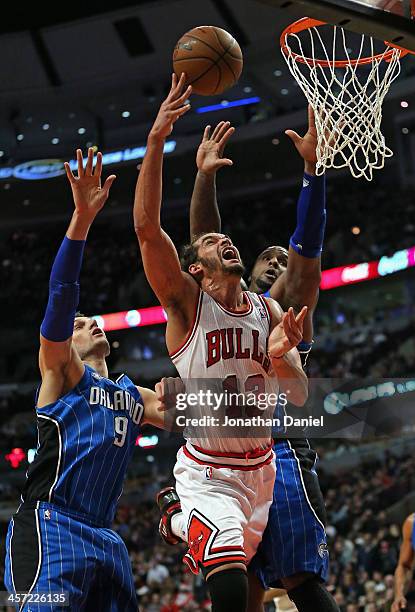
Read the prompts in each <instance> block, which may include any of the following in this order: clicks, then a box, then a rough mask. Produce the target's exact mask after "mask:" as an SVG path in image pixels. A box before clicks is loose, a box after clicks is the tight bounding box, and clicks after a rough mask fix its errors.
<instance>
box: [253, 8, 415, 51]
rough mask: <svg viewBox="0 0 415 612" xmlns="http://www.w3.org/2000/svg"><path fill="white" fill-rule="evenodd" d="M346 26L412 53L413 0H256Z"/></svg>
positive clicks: (296, 14)
mask: <svg viewBox="0 0 415 612" xmlns="http://www.w3.org/2000/svg"><path fill="white" fill-rule="evenodd" d="M258 1H259V2H264V3H265V4H270V5H272V6H275V7H278V8H280V9H282V10H284V12H288V13H291V14H292V15H293V20H294V19H296V18H299V17H314V18H315V19H320V20H321V21H326V22H328V23H331V24H333V25H339V26H342V27H343V28H345V29H347V30H352V31H354V32H359V33H361V34H366V35H368V36H373V37H374V38H377V39H379V40H387V41H389V42H392V43H394V44H396V45H399V46H401V47H404V48H406V49H409V50H410V51H412V52H414V53H415V0H258Z"/></svg>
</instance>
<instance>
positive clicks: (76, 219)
mask: <svg viewBox="0 0 415 612" xmlns="http://www.w3.org/2000/svg"><path fill="white" fill-rule="evenodd" d="M76 156H77V161H78V175H77V176H74V174H73V173H72V170H71V169H70V167H69V164H68V163H65V170H66V175H67V177H68V180H69V183H70V185H71V189H72V195H73V199H74V204H75V210H74V213H73V215H72V219H71V222H70V224H69V227H68V230H67V232H66V236H65V238H64V241H63V243H62V245H61V248H60V249H59V252H58V254H57V256H56V259H55V262H54V265H53V268H52V272H51V279H50V283H49V290H50V294H49V302H48V306H47V309H46V314H45V318H44V320H43V323H42V326H41V333H40V351H39V367H40V372H41V375H42V384H41V387H40V392H39V398H38V405H39V406H45V405H47V404H49V403H52V402H55V401H56V400H57V399H58V398H59V397H61V396H62V395H63V394H64V393H66V392H67V391H68V390H70V389H72V388H73V387H74V386H75V385H76V384H77V383H78V382H79V380H80V378H81V377H82V374H83V371H84V366H83V363H82V361H81V359H80V357H79V355H78V352H77V350H76V349H75V347H74V346H73V344H72V336H73V327H74V318H75V311H76V308H77V304H78V297H79V284H78V279H79V273H80V268H81V264H82V254H83V248H84V245H85V241H86V238H87V236H88V232H89V228H90V227H91V225H92V223H93V221H94V219H95V217H96V215H97V214H98V213H99V211H100V210H101V209H102V207H103V206H104V204H105V202H106V201H107V199H108V194H109V190H110V188H111V185H112V183H113V182H114V180H115V178H116V177H115V175H111V176H109V177H108V178H107V179H106V181H105V183H104V185H103V186H101V172H102V154H101V153H98V154H97V161H96V166H95V169H94V152H93V149H92V148H90V149H89V150H88V159H87V163H86V166H85V169H84V167H83V157H82V152H81V150H80V149H78V150H77V152H76ZM92 324H93V325H96V324H95V323H92Z"/></svg>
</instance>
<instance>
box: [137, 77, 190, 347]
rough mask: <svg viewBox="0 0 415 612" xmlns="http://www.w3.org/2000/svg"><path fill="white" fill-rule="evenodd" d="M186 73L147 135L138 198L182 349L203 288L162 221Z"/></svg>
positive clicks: (153, 269)
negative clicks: (167, 164) (170, 146)
mask: <svg viewBox="0 0 415 612" xmlns="http://www.w3.org/2000/svg"><path fill="white" fill-rule="evenodd" d="M184 83H185V75H184V74H182V76H181V78H180V79H179V80H178V79H177V77H176V75H175V74H173V75H172V83H171V89H170V92H169V94H168V96H167V98H166V99H165V100H164V102H163V103H162V104H161V106H160V109H159V112H158V115H157V117H156V120H155V122H154V124H153V127H152V128H151V131H150V133H149V136H148V139H147V152H146V155H145V157H144V160H143V163H142V166H141V169H140V174H139V176H138V180H137V185H136V190H135V198H134V229H135V232H136V234H137V238H138V242H139V245H140V250H141V256H142V259H143V265H144V270H145V273H146V276H147V279H148V282H149V283H150V285H151V287H152V289H153V291H154V293H155V294H156V296H157V298H158V299H159V301H160V304H161V305H162V306H163V308H165V309H166V311H167V313H168V315H169V321H168V324H167V332H166V341H167V347H168V349H169V351H172V350H175V349H177V347H178V346H179V345H180V344H181V342H182V341H183V340H184V338H185V337H186V334H187V332H188V331H189V329H190V326H191V322H192V318H193V314H194V310H195V305H196V301H197V297H198V294H199V288H198V285H197V283H196V281H194V280H193V279H192V278H191V276H190V275H189V274H187V273H184V272H182V270H181V267H180V260H179V257H178V254H177V250H176V247H175V246H174V244H173V242H172V240H171V239H170V237H169V236H168V235H167V233H166V232H165V231H164V230H163V229H162V227H161V224H160V209H161V201H162V171H163V148H164V143H165V141H166V138H167V137H168V136H169V135H170V134H171V132H172V130H173V125H174V123H175V122H176V121H177V120H178V119H179V117H181V116H182V115H184V114H185V113H186V112H187V111H188V110H189V108H190V105H189V104H184V103H185V102H186V100H187V99H188V97H189V96H190V94H191V87H190V86H189V87H187V88H186V89H184Z"/></svg>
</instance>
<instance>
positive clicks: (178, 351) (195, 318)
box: [169, 289, 203, 359]
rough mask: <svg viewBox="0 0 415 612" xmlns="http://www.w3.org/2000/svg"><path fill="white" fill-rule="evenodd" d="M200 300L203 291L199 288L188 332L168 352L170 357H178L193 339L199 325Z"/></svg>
mask: <svg viewBox="0 0 415 612" xmlns="http://www.w3.org/2000/svg"><path fill="white" fill-rule="evenodd" d="M202 300H203V291H202V290H201V289H200V290H199V298H198V300H197V302H196V308H195V314H194V316H193V323H192V326H191V328H190V330H189V333H188V334H187V336H186V338H185V340H184V341H183V343H182V344H181V345H180V346H179V347H178V348H177V349H176V350H175V351H173V352H171V353H169V355H170V357H171V358H172V359H176V358H177V357H179V356H180V355H181V354H182V353H183V352H184V351H185V350H186V348H187V346H188V345H189V344H190V342H191V341H192V339H193V336H194V335H195V333H196V329H197V326H198V325H199V320H200V313H201V312H202Z"/></svg>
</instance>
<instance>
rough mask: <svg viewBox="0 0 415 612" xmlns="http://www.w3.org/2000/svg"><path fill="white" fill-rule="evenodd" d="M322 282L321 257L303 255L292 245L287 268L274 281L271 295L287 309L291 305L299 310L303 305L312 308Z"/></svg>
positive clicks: (315, 302)
mask: <svg viewBox="0 0 415 612" xmlns="http://www.w3.org/2000/svg"><path fill="white" fill-rule="evenodd" d="M320 283H321V265H320V258H315V259H310V258H306V257H302V256H301V255H299V254H298V253H296V252H295V251H294V249H292V248H291V247H290V248H289V251H288V264H287V270H286V271H285V272H283V273H282V274H281V275H280V276H279V277H278V278H277V280H276V281H275V282H274V283H273V285H272V287H271V289H270V296H271V297H272V298H273V299H274V300H276V301H277V302H279V304H281V306H282V307H283V308H284V309H286V310H288V308H289V307H290V306H292V307H293V308H294V310H296V311H297V312H299V311H300V310H301V308H302V307H303V306H307V307H308V308H309V310H310V309H313V308H314V307H315V306H316V304H317V301H318V295H319V287H320Z"/></svg>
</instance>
